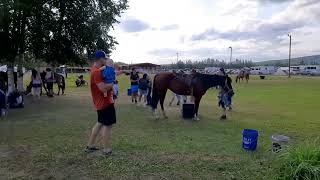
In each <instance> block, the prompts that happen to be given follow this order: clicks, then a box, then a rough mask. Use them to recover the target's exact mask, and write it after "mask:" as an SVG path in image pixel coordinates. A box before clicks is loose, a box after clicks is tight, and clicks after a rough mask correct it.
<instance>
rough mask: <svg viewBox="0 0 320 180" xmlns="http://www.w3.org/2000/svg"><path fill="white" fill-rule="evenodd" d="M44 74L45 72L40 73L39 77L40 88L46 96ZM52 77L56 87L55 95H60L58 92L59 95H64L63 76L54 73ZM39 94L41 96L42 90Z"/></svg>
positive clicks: (64, 84)
mask: <svg viewBox="0 0 320 180" xmlns="http://www.w3.org/2000/svg"><path fill="white" fill-rule="evenodd" d="M46 73H47V72H46V71H42V72H41V73H40V77H41V80H42V87H43V89H44V90H45V92H46V94H48V89H47V85H46ZM53 75H54V83H56V84H57V85H58V93H57V95H58V96H59V95H60V91H61V94H62V95H64V91H65V89H66V82H65V79H64V77H63V75H61V74H58V73H54V74H53ZM41 94H42V88H41Z"/></svg>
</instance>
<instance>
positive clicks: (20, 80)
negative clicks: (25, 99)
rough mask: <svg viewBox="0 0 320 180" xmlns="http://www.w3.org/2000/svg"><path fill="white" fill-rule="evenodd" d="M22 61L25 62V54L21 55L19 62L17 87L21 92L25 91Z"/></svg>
mask: <svg viewBox="0 0 320 180" xmlns="http://www.w3.org/2000/svg"><path fill="white" fill-rule="evenodd" d="M22 62H24V55H23V54H21V55H20V56H19V64H18V69H17V89H18V91H19V92H24V87H23V71H22Z"/></svg>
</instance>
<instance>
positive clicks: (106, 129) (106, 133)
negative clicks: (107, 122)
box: [102, 126, 112, 155]
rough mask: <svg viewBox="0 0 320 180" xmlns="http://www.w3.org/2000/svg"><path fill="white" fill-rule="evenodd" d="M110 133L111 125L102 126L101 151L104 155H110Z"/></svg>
mask: <svg viewBox="0 0 320 180" xmlns="http://www.w3.org/2000/svg"><path fill="white" fill-rule="evenodd" d="M111 133H112V126H102V144H103V153H104V154H105V155H111V153H112V148H111Z"/></svg>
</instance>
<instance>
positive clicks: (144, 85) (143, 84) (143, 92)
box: [139, 74, 149, 105]
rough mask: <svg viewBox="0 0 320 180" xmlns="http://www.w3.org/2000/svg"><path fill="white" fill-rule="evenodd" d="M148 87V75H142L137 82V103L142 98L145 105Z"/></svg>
mask: <svg viewBox="0 0 320 180" xmlns="http://www.w3.org/2000/svg"><path fill="white" fill-rule="evenodd" d="M148 86H149V80H148V75H147V74H143V77H142V78H141V79H140V80H139V93H140V96H139V102H141V99H142V98H143V102H142V103H143V104H144V105H146V104H147V95H148Z"/></svg>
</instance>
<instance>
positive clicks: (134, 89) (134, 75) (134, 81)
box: [130, 68, 139, 104]
mask: <svg viewBox="0 0 320 180" xmlns="http://www.w3.org/2000/svg"><path fill="white" fill-rule="evenodd" d="M130 81H131V100H132V103H136V104H137V103H138V101H137V98H138V90H139V86H138V85H139V74H138V72H137V70H136V69H135V68H132V72H131V75H130Z"/></svg>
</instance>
